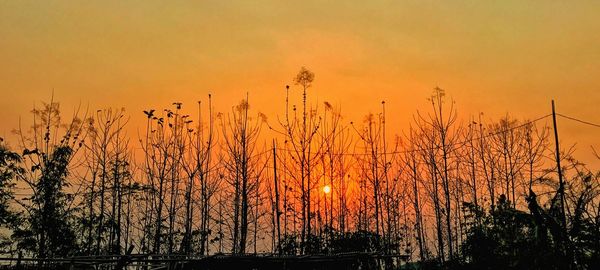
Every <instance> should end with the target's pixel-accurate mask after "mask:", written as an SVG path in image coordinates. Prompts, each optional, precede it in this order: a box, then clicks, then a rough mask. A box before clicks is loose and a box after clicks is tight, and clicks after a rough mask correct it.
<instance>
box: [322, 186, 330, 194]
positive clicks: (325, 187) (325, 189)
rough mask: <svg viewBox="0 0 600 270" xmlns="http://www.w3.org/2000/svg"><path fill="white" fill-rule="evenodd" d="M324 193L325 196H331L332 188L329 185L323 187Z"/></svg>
mask: <svg viewBox="0 0 600 270" xmlns="http://www.w3.org/2000/svg"><path fill="white" fill-rule="evenodd" d="M323 192H324V193H325V194H329V192H331V187H330V186H329V185H327V186H324V187H323Z"/></svg>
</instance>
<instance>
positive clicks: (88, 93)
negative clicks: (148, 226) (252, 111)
mask: <svg viewBox="0 0 600 270" xmlns="http://www.w3.org/2000/svg"><path fill="white" fill-rule="evenodd" d="M599 11H600V2H598V1H189V2H188V1H149V0H143V1H94V2H92V1H64V2H62V1H0V94H1V95H0V96H1V98H0V119H1V120H2V121H1V122H0V136H7V135H8V134H10V131H11V130H12V129H13V128H15V127H16V126H17V124H18V118H19V116H21V117H23V118H25V117H27V115H28V111H29V110H30V109H31V107H32V106H33V104H40V102H41V101H43V100H48V98H49V97H50V95H51V92H52V89H54V91H55V98H56V99H57V100H58V101H60V102H61V104H62V106H63V107H66V108H72V107H74V106H77V104H79V103H81V104H83V105H88V104H89V106H90V107H91V108H93V110H94V111H95V109H97V108H104V107H123V106H124V107H126V108H127V110H128V111H129V113H131V116H132V118H131V119H132V123H133V124H134V126H137V123H141V122H142V121H143V119H144V115H143V114H142V113H141V111H142V110H143V109H146V108H151V107H154V108H164V107H167V106H169V105H170V104H171V103H172V102H173V101H183V102H187V103H188V104H190V105H194V104H195V101H196V100H200V99H204V100H205V99H206V95H207V94H208V93H209V92H210V93H212V94H213V96H214V100H215V104H216V107H217V110H219V111H226V110H228V108H229V107H230V106H232V105H234V104H235V103H237V101H238V100H240V99H241V98H242V97H243V96H244V95H245V93H246V92H247V91H248V92H250V103H251V105H252V106H253V108H256V109H257V110H260V111H261V112H263V113H266V114H267V115H268V116H269V117H270V118H275V116H276V115H277V114H280V115H281V114H282V113H283V109H284V107H283V106H284V105H283V100H284V93H285V92H284V86H285V85H286V84H291V80H292V78H293V76H294V75H295V74H296V72H297V71H298V70H299V69H300V67H301V66H307V67H308V68H309V69H311V70H312V71H314V72H315V73H316V79H315V82H314V87H313V88H312V89H311V93H310V94H311V97H312V100H313V102H317V101H318V102H322V101H329V102H332V103H335V104H338V105H341V106H342V110H343V112H344V115H345V116H346V118H347V119H348V121H350V120H355V121H357V120H360V119H361V118H362V115H364V114H366V113H368V112H369V111H376V110H378V109H379V106H380V102H381V100H386V102H387V103H386V104H387V105H388V118H389V119H390V123H391V124H392V125H393V126H395V128H392V130H394V131H395V132H399V131H400V130H401V129H402V128H403V127H406V126H407V125H408V123H410V122H411V121H412V115H413V113H414V112H415V111H416V110H417V109H419V110H425V109H427V107H426V106H427V102H426V100H425V99H426V97H427V96H428V95H430V93H431V89H432V88H433V87H435V86H439V87H441V88H444V89H446V91H447V93H448V94H449V95H450V96H452V97H453V98H454V100H455V101H456V103H457V107H458V109H459V114H460V115H461V118H463V119H467V118H468V117H469V116H471V115H476V114H477V113H478V112H480V111H483V112H484V113H485V114H486V117H489V118H493V119H497V117H498V116H500V115H503V114H505V113H507V112H508V113H510V114H511V115H513V116H516V117H518V118H520V119H524V118H535V117H537V116H541V115H544V114H547V113H549V112H550V100H551V99H553V98H554V99H555V100H556V102H557V108H558V110H559V112H561V113H563V114H567V115H571V116H575V117H579V118H582V119H584V120H588V121H591V122H596V123H600V114H599V112H600V109H599V108H600V74H599V71H600V19H598V14H599ZM296 94H298V92H296ZM559 125H560V126H559V127H560V130H561V136H562V139H563V141H564V142H565V143H569V144H570V143H574V142H578V148H579V149H580V151H582V156H583V157H585V158H584V161H591V160H592V159H591V158H590V159H589V160H585V159H587V158H589V152H590V151H589V149H590V145H595V146H596V147H597V148H599V149H600V142H598V139H597V138H598V137H599V135H600V129H599V128H594V127H591V126H583V125H581V124H577V123H573V122H569V121H567V120H564V119H559ZM140 127H141V126H140Z"/></svg>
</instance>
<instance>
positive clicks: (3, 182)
mask: <svg viewBox="0 0 600 270" xmlns="http://www.w3.org/2000/svg"><path fill="white" fill-rule="evenodd" d="M1 142H2V138H0V143H1ZM20 163H21V156H19V154H17V153H14V152H12V151H10V150H9V149H8V148H7V147H6V146H5V145H3V144H0V229H1V228H6V227H10V226H12V225H13V224H14V223H15V221H16V220H17V217H18V215H17V213H15V212H14V211H13V210H11V208H10V202H11V200H13V199H14V193H13V190H12V189H13V188H14V187H15V181H14V180H15V177H16V175H17V174H21V173H22V171H23V169H22V168H21V167H20ZM10 243H11V242H10V240H9V239H6V237H5V236H4V235H0V250H2V249H4V248H5V247H7V246H8V245H10Z"/></svg>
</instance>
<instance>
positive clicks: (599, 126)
mask: <svg viewBox="0 0 600 270" xmlns="http://www.w3.org/2000/svg"><path fill="white" fill-rule="evenodd" d="M556 115H558V116H560V117H563V118H566V119H569V120H572V121H575V122H579V123H582V124H586V125H590V126H593V127H597V128H600V125H598V124H594V123H592V122H588V121H585V120H581V119H577V118H575V117H571V116H567V115H564V114H560V113H557V114H556Z"/></svg>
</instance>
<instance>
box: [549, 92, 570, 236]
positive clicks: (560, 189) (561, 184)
mask: <svg viewBox="0 0 600 270" xmlns="http://www.w3.org/2000/svg"><path fill="white" fill-rule="evenodd" d="M552 124H553V126H554V144H555V146H556V166H557V171H558V193H559V194H558V195H559V196H560V209H561V212H562V213H561V223H562V226H563V229H564V230H566V229H567V217H566V214H565V183H564V182H563V175H562V168H561V166H560V148H559V145H558V129H557V128H556V110H555V109H554V100H552Z"/></svg>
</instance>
